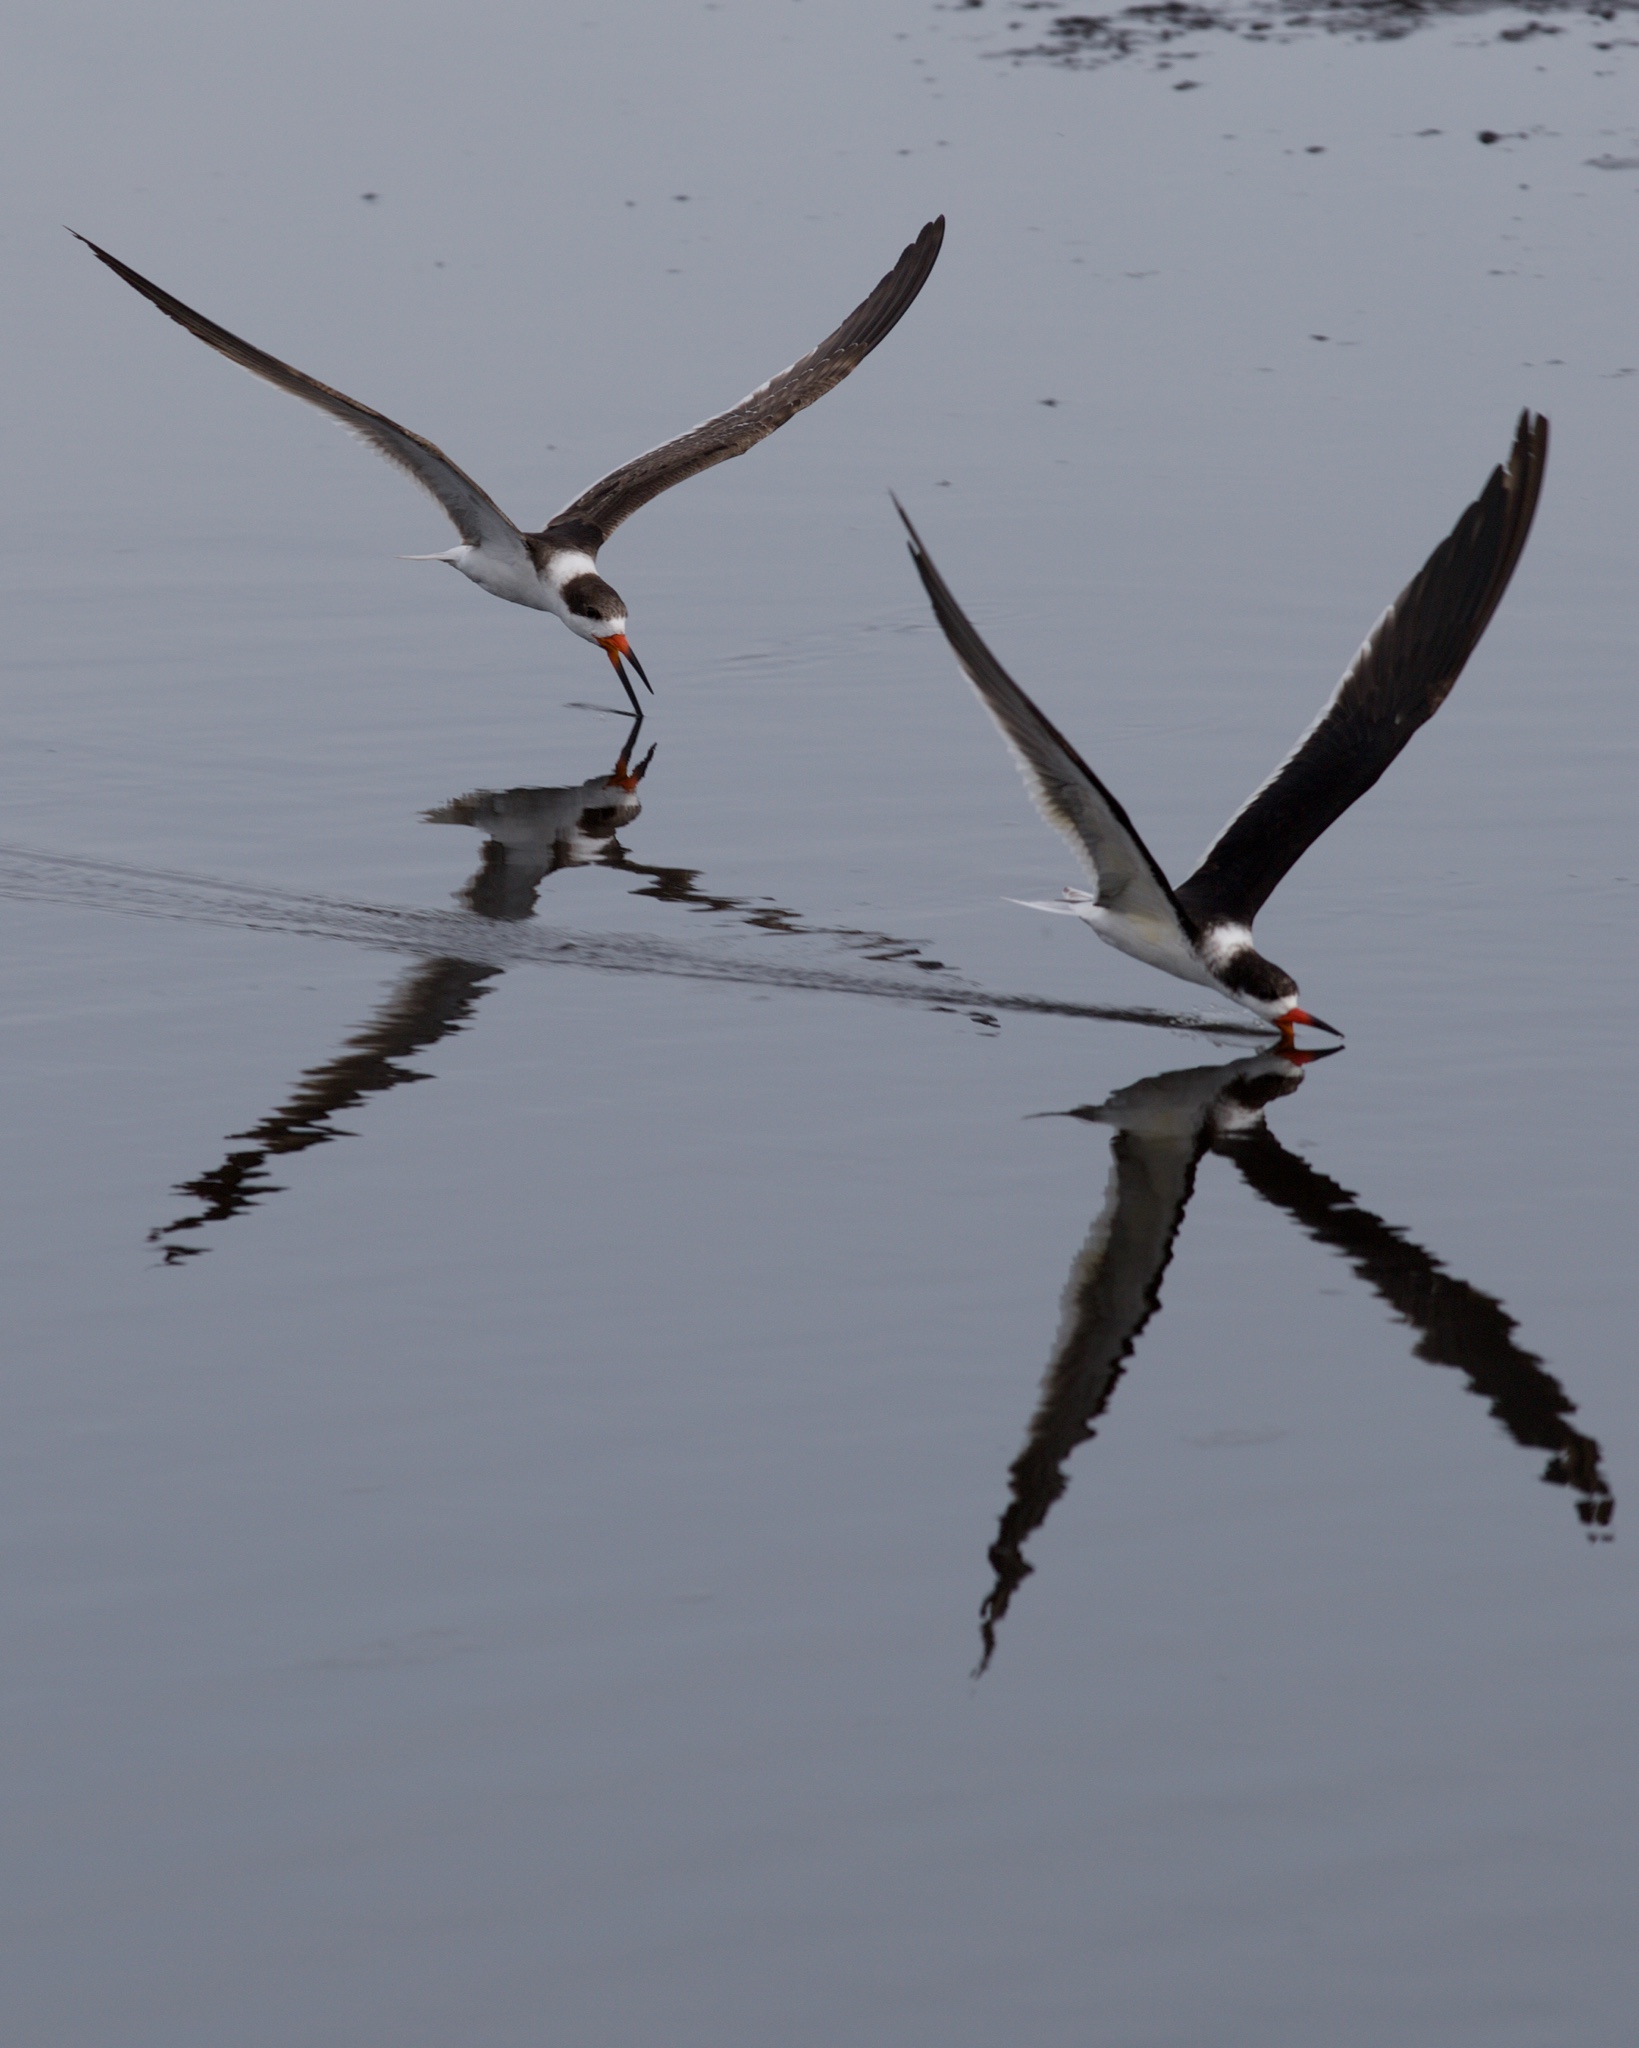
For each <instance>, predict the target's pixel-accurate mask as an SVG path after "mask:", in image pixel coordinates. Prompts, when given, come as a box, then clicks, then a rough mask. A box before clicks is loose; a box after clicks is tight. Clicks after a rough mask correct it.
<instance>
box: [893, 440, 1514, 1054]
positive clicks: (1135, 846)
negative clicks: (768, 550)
mask: <svg viewBox="0 0 1639 2048" xmlns="http://www.w3.org/2000/svg"><path fill="white" fill-rule="evenodd" d="M1547 460H1548V422H1547V421H1546V420H1545V419H1543V418H1541V417H1540V416H1536V417H1533V415H1532V414H1530V413H1529V412H1523V413H1521V414H1520V418H1519V426H1518V429H1517V430H1516V432H1515V435H1514V446H1513V451H1512V453H1511V454H1510V456H1509V458H1508V461H1507V463H1506V465H1503V466H1499V467H1498V468H1497V469H1495V470H1493V471H1492V473H1491V476H1490V479H1489V480H1488V482H1487V483H1486V486H1485V488H1484V490H1483V491H1481V493H1480V495H1479V496H1478V497H1477V498H1476V499H1475V500H1474V502H1473V504H1472V505H1470V506H1469V508H1468V510H1467V511H1466V512H1464V514H1463V516H1462V517H1461V518H1460V519H1459V520H1458V521H1457V524H1456V525H1455V526H1454V527H1453V528H1452V529H1451V532H1450V533H1449V534H1448V535H1447V536H1446V538H1445V539H1444V540H1443V541H1441V543H1440V545H1439V546H1438V547H1437V548H1436V549H1435V550H1434V552H1433V554H1432V555H1430V556H1429V558H1428V560H1427V561H1426V562H1425V563H1424V564H1423V566H1422V568H1421V569H1420V570H1419V571H1418V573H1417V575H1416V576H1414V577H1413V578H1412V580H1411V582H1410V583H1408V584H1407V585H1406V587H1405V589H1404V590H1402V591H1401V593H1400V595H1399V596H1398V597H1397V598H1396V599H1395V600H1394V602H1393V604H1391V605H1390V606H1389V608H1388V610H1387V611H1386V612H1384V614H1383V616H1382V617H1381V618H1380V619H1379V620H1378V622H1377V624H1376V625H1375V626H1374V627H1373V628H1372V630H1371V632H1370V634H1369V635H1368V636H1367V639H1366V644H1365V645H1364V646H1363V647H1362V648H1361V650H1360V652H1359V653H1358V654H1357V655H1356V656H1355V658H1354V660H1353V661H1352V662H1351V663H1350V664H1349V667H1348V668H1347V669H1346V670H1345V672H1344V675H1343V679H1342V681H1341V682H1340V683H1339V684H1338V686H1337V688H1336V689H1335V690H1334V691H1333V693H1332V696H1331V699H1330V701H1329V702H1328V704H1327V705H1326V707H1325V709H1324V710H1323V711H1322V712H1321V714H1320V716H1319V718H1317V719H1316V721H1315V723H1314V724H1313V725H1312V726H1310V728H1309V730H1308V731H1307V732H1306V733H1305V734H1304V735H1303V737H1302V739H1300V740H1299V741H1298V744H1297V746H1296V747H1295V748H1294V749H1293V751H1292V753H1291V754H1289V755H1288V756H1287V758H1286V760H1285V761H1284V762H1283V763H1282V765H1281V766H1280V767H1279V768H1277V769H1276V770H1275V772H1274V774H1273V775H1272V776H1270V778H1269V780H1268V781H1267V782H1265V783H1264V784H1263V786H1262V788H1261V789H1258V790H1256V791H1254V793H1253V794H1252V796H1251V797H1249V798H1248V800H1247V801H1246V803H1245V804H1244V805H1243V806H1242V807H1241V809H1240V810H1239V811H1237V812H1236V814H1235V816H1234V817H1233V818H1231V819H1230V821H1229V823H1228V824H1227V825H1226V826H1225V827H1224V829H1223V831H1222V833H1221V834H1220V835H1219V837H1218V840H1217V843H1216V844H1215V845H1214V846H1213V847H1212V848H1211V850H1210V851H1209V852H1208V854H1207V855H1206V858H1205V859H1204V860H1203V861H1202V862H1201V865H1200V866H1199V867H1198V868H1197V869H1196V870H1195V872H1194V874H1192V875H1191V876H1190V878H1189V879H1188V881H1186V882H1182V883H1180V884H1179V886H1178V887H1177V888H1176V889H1174V888H1173V887H1172V886H1171V885H1170V884H1169V883H1168V881H1167V878H1166V876H1165V875H1163V874H1162V872H1161V870H1160V868H1159V867H1158V866H1157V865H1156V862H1155V860H1154V859H1153V857H1152V856H1151V854H1150V851H1149V849H1148V848H1147V847H1146V846H1145V844H1144V842H1143V840H1142V839H1140V838H1139V836H1138V833H1137V831H1136V829H1135V828H1134V825H1133V822H1132V820H1131V819H1130V818H1129V817H1128V816H1127V813H1126V812H1125V811H1124V810H1123V809H1122V807H1121V805H1120V804H1119V803H1118V802H1117V801H1116V799H1115V798H1114V797H1113V796H1112V795H1111V794H1110V792H1109V791H1108V790H1107V789H1106V788H1105V787H1104V785H1103V783H1102V782H1100V781H1099V779H1098V777H1097V776H1096V775H1095V774H1094V773H1093V771H1092V770H1091V769H1090V768H1089V767H1088V766H1087V764H1086V762H1085V761H1083V760H1082V758H1081V756H1080V755H1079V754H1078V753H1077V752H1076V750H1075V749H1074V747H1072V746H1071V745H1070V743H1069V741H1068V740H1067V739H1065V738H1064V736H1063V735H1062V734H1061V733H1060V732H1059V731H1058V730H1057V728H1056V727H1055V726H1053V725H1052V724H1051V723H1050V722H1049V721H1048V720H1047V719H1046V718H1044V717H1043V716H1042V714H1041V712H1040V711H1038V710H1037V708H1036V706H1035V705H1034V704H1032V703H1031V701H1030V699H1029V698H1028V697H1027V696H1026V695H1025V694H1024V692H1023V690H1021V689H1020V688H1019V686H1018V684H1017V683H1015V682H1014V681H1013V679H1012V677H1011V676H1009V675H1008V674H1007V672H1006V670H1005V669H1003V667H1002V665H1001V663H1000V662H998V661H997V659H996V657H995V656H994V655H993V654H992V653H991V651H990V649H989V648H988V647H987V646H986V645H985V643H984V642H983V641H982V640H981V639H980V638H979V635H978V634H977V633H976V632H975V631H974V628H973V625H972V623H971V622H970V620H969V619H968V618H967V616H966V614H965V613H964V612H963V611H962V609H961V607H960V606H959V605H958V604H957V602H956V600H955V598H953V597H952V596H951V594H950V591H949V590H948V589H947V588H946V586H945V582H944V579H943V577H942V576H941V575H940V574H939V572H938V570H937V569H936V568H935V567H934V566H933V563H932V561H931V560H930V559H929V557H928V553H927V550H926V549H925V548H924V547H923V545H922V542H921V539H920V538H919V536H918V534H917V532H916V529H915V527H913V526H912V525H911V522H910V520H909V519H908V518H906V515H905V509H904V507H903V506H902V505H899V503H898V500H897V499H895V501H894V502H895V505H896V506H897V507H898V511H899V516H900V518H901V519H904V521H905V526H906V530H907V531H908V532H909V534H910V550H911V558H912V560H913V561H914V562H915V564H916V567H917V570H918V572H919V573H920V575H921V578H922V582H923V585H924V586H925V588H926V590H927V593H928V596H929V598H930V599H931V600H932V602H933V609H934V615H935V616H936V617H937V619H938V621H939V623H940V625H941V626H942V627H943V628H944V632H945V638H946V639H947V640H948V641H949V642H950V644H951V648H952V651H953V652H954V653H955V656H956V659H957V660H958V661H959V662H960V663H961V665H962V668H963V670H964V671H965V672H966V674H967V677H968V680H969V681H970V682H971V683H972V684H973V686H974V688H975V689H976V690H977V691H978V693H979V696H980V698H981V700H982V701H983V703H984V706H985V708H986V710H987V711H989V713H990V715H991V716H992V718H994V719H995V721H996V723H997V725H998V726H999V727H1000V728H1001V732H1002V737H1003V738H1004V739H1005V740H1006V741H1007V743H1008V745H1009V747H1010V748H1011V749H1012V750H1013V754H1014V756H1015V758H1016V759H1017V761H1018V764H1019V767H1020V770H1021V771H1022V773H1023V775H1024V779H1025V781H1026V783H1027V784H1028V786H1029V788H1030V790H1031V792H1032V794H1033V795H1034V797H1035V799H1036V802H1037V804H1038V806H1039V807H1040V809H1041V812H1042V815H1043V816H1044V817H1045V818H1046V819H1047V821H1048V823H1049V824H1052V825H1056V826H1057V827H1058V828H1059V830H1060V831H1061V832H1063V833H1065V834H1066V835H1067V837H1068V838H1070V839H1071V840H1072V841H1073V842H1074V844H1075V846H1076V847H1077V849H1078V850H1079V852H1080V853H1081V855H1082V857H1083V858H1084V859H1085V861H1086V863H1087V865H1088V867H1089V868H1090V869H1091V870H1092V873H1093V877H1094V881H1095V883H1096V888H1095V890H1094V892H1093V893H1092V894H1088V893H1087V892H1086V891H1085V890H1082V889H1066V890H1065V892H1064V898H1065V900H1064V901H1063V902H1062V903H1041V904H1031V905H1030V906H1029V908H1031V909H1036V910H1057V911H1063V912H1066V913H1067V914H1069V915H1071V916H1074V917H1079V918H1082V919H1083V920H1084V921H1085V922H1086V923H1088V924H1089V925H1091V926H1092V928H1093V930H1094V931H1095V932H1096V933H1097V934H1098V936H1099V937H1100V938H1101V939H1103V940H1104V941H1105V942H1106V943H1107V944H1108V945H1112V946H1116V947H1119V949H1120V950H1121V951H1122V952H1123V953H1130V954H1132V955H1133V957H1134V958H1135V959H1138V960H1145V961H1147V962H1148V963H1149V964H1150V965H1151V966H1152V967H1160V968H1162V969H1164V970H1165V971H1166V972H1167V973H1168V974H1176V975H1178V976H1179V977H1180V978H1181V979H1183V980H1184V981H1193V982H1199V983H1200V984H1201V985H1202V986H1204V987H1206V988H1212V989H1216V990H1217V991H1218V992H1219V994H1220V995H1225V996H1228V997H1229V998H1230V1000H1231V1001H1232V1002H1236V1003H1239V1004H1241V1006H1242V1007H1243V1008H1245V1009H1248V1010H1250V1011H1252V1013H1253V1015H1254V1016H1258V1017H1262V1018H1264V1019H1265V1020H1266V1021H1267V1022H1268V1023H1270V1024H1273V1025H1274V1026H1275V1027H1276V1029H1277V1030H1278V1031H1279V1032H1280V1034H1281V1037H1282V1039H1283V1040H1284V1041H1285V1042H1286V1043H1287V1044H1288V1045H1290V1044H1291V1043H1292V1039H1293V1034H1294V1032H1295V1029H1296V1027H1297V1026H1298V1025H1299V1024H1312V1025H1314V1026H1315V1027H1316V1028H1317V1029H1319V1030H1321V1031H1330V1032H1331V1033H1332V1034H1333V1036H1334V1037H1339V1038H1340V1037H1342V1035H1343V1034H1342V1033H1341V1032H1340V1031H1338V1030H1337V1028H1336V1026H1335V1025H1331V1024H1325V1023H1322V1022H1321V1020H1320V1018H1318V1017H1314V1016H1311V1015H1310V1014H1309V1012H1308V1011H1307V1010H1305V1009H1303V1008H1301V1007H1300V1005H1299V1002H1298V985H1297V983H1296V982H1295V981H1294V980H1293V979H1292V977H1291V975H1289V974H1288V973H1286V972H1285V970H1284V969H1282V968H1279V967H1277V966H1276V965H1275V964H1274V962H1273V961H1271V960H1266V959H1264V957H1263V955H1262V954H1261V953H1259V952H1258V951H1256V949H1255V948H1254V946H1253V944H1252V921H1253V919H1254V918H1255V917H1256V915H1257V913H1258V911H1259V909H1260V908H1261V907H1262V905H1263V903H1264V901H1265V900H1266V898H1267V897H1268V896H1269V895H1270V894H1271V893H1272V892H1273V890H1274V888H1275V886H1276V884H1277V883H1278V882H1279V881H1280V879H1281V877H1282V876H1283V875H1284V874H1285V873H1286V871H1287V869H1288V868H1290V867H1291V866H1292V865H1293V863H1294V862H1295V861H1296V860H1297V859H1298V858H1299V856H1300V855H1301V854H1303V853H1304V852H1305V851H1306V850H1307V849H1308V848H1309V847H1310V846H1312V845H1313V844H1314V842H1315V840H1317V839H1318V838H1319V837H1320V835H1321V833H1322V832H1324V831H1325V830H1326V828H1327V826H1328V825H1331V824H1333V823H1334V822H1335V821H1336V820H1337V819H1338V818H1340V817H1341V816H1342V815H1343V813H1344V812H1345V811H1346V810H1347V809H1348V808H1349V806H1350V804H1352V803H1353V802H1354V801H1355V799H1356V798H1357V797H1361V796H1364V795H1365V793H1366V791H1367V790H1368V789H1370V788H1371V786H1372V784H1373V783H1374V782H1375V781H1376V780H1377V778H1378V777H1379V776H1380V775H1381V774H1382V773H1383V771H1384V769H1385V768H1387V767H1388V765H1389V763H1390V762H1391V761H1392V760H1393V759H1394V757H1395V755H1396V754H1398V753H1399V752H1400V749H1401V748H1402V747H1403V746H1404V745H1405V744H1406V742H1407V740H1409V739H1410V738H1411V736H1412V734H1413V733H1414V732H1415V731H1416V730H1417V728H1418V727H1419V726H1420V725H1422V724H1424V723H1426V721H1427V720H1429V719H1430V718H1432V717H1433V716H1434V714H1435V712H1436V711H1438V710H1439V708H1440V706H1441V705H1442V704H1443V703H1444V702H1445V700H1446V697H1447V696H1448V694H1449V693H1450V690H1451V686H1452V684H1453V683H1455V682H1456V680H1457V678H1458V676H1459V675H1460V674H1461V673H1462V669H1463V664H1464V663H1465V662H1466V661H1467V660H1468V657H1469V656H1470V655H1471V654H1472V653H1473V651H1474V649H1475V647H1476V645H1477V644H1478V642H1479V638H1480V635H1481V634H1482V633H1483V632H1484V631H1485V628H1486V625H1487V623H1488V621H1489V620H1490V617H1491V614H1492V613H1493V612H1494V611H1495V610H1496V608H1497V604H1498V601H1499V600H1500V599H1501V597H1502V594H1503V592H1504V591H1505V590H1506V589H1507V588H1508V579H1509V578H1510V577H1511V576H1512V575H1513V573H1514V566H1515V564H1516V563H1517V562H1518V560H1519V558H1520V550H1521V549H1522V548H1523V547H1524V546H1525V537H1526V535H1527V534H1528V533H1529V532H1530V530H1531V518H1532V514H1533V513H1534V512H1535V511H1536V505H1537V497H1538V494H1539V493H1540V491H1541V489H1542V476H1543V470H1544V468H1545V466H1546V464H1547Z"/></svg>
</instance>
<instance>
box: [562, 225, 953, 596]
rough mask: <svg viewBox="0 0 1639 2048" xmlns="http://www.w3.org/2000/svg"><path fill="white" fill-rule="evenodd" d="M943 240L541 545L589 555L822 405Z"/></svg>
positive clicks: (623, 473)
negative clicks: (646, 509) (687, 485)
mask: <svg viewBox="0 0 1639 2048" xmlns="http://www.w3.org/2000/svg"><path fill="white" fill-rule="evenodd" d="M944 238H945V217H944V215H943V214H941V215H940V216H939V218H938V219H937V220H930V221H929V222H928V224H927V226H926V227H925V228H924V229H923V230H922V232H921V233H920V234H919V235H918V236H917V238H916V240H915V241H914V242H912V243H911V245H910V246H909V248H907V249H906V250H905V252H904V254H903V255H902V256H901V257H900V259H899V261H898V262H897V263H896V264H895V265H894V267H893V269H892V270H890V271H889V272H888V274H887V276H886V277H885V278H883V280H882V282H881V283H880V284H879V285H878V286H877V288H876V290H875V291H874V292H872V293H871V295H870V297H869V298H868V299H866V300H865V301H864V303H863V304H862V305H859V306H856V307H855V308H854V310H853V312H851V313H850V314H849V315H848V317H847V319H846V320H844V321H843V323H842V325H841V326H840V327H839V328H838V329H837V330H836V332H835V333H834V334H830V335H827V336H826V338H825V340H824V341H822V342H821V343H820V344H819V346H818V347H817V348H813V349H810V350H809V352H808V353H807V355H805V356H803V357H801V358H800V359H799V360H798V361H797V362H794V363H793V364H792V365H791V367H790V368H789V369H788V370H781V371H780V373H779V375H778V376H776V377H770V378H769V380H768V382H767V383H766V384H759V385H758V386H757V389H756V390H755V391H753V392H750V393H749V394H748V395H747V396H746V397H744V398H742V399H741V400H740V402H739V404H738V405H733V406H730V407H729V409H728V411H727V412H720V413H718V414H716V415H715V417H714V418H712V419H709V420H704V421H702V422H701V424H700V425H699V426H697V427H691V428H690V429H689V431H688V432H687V433H686V434H680V435H679V436H678V437H677V439H676V440H674V441H667V442H664V443H663V444H662V445H661V446H660V447H658V448H651V449H649V450H648V451H647V453H645V454H643V455H638V456H634V457H633V458H632V460H631V461H630V462H623V463H622V464H621V466H620V467H619V469H612V470H610V472H609V474H608V475H607V476H605V477H600V478H599V479H598V481H597V482H596V483H595V484H593V485H592V487H591V489H590V490H586V491H583V492H582V493H581V495H580V496H579V497H578V498H577V499H576V500H575V502H574V503H573V504H572V505H566V506H565V507H564V508H563V510H562V511H561V512H560V513H559V514H558V515H557V517H556V518H555V519H553V520H551V521H550V522H549V524H548V525H547V526H546V528H545V529H544V531H543V533H542V535H541V538H542V539H548V540H556V541H559V542H560V543H561V544H562V545H565V546H574V547H578V548H581V549H584V550H585V551H586V552H587V553H588V554H591V555H594V556H595V555H596V553H597V551H598V549H599V548H600V547H601V546H602V545H603V543H604V542H605V541H606V540H607V539H608V538H609V536H610V534H612V533H613V532H614V530H615V528H616V527H617V526H619V525H620V524H621V522H622V521H623V520H626V519H630V518H631V516H632V514H633V513H634V512H636V511H637V510H639V508H640V507H642V506H644V505H646V504H648V502H649V500H650V499H651V498H657V497H658V496H659V495H660V493H661V492H662V491H668V490H670V489H671V487H672V485H673V484H679V483H681V482H682V481H683V479H684V478H685V477H690V476H695V475H697V474H698V473H699V471H701V470H702V469H710V468H711V467H712V465H713V464H714V463H718V462H727V461H728V459H729V458H730V457H731V456H734V455H743V454H744V453H745V452H746V450H747V449H748V448H754V447H755V446H756V445H757V443H758V442H759V441H761V440H763V439H764V438H765V437H766V436H768V435H769V434H772V433H773V431H774V430H775V428H776V427H783V426H784V425H785V423H786V421H787V420H788V419H790V418H791V416H792V414H793V413H798V412H801V411H802V409H803V407H804V406H807V405H812V404H813V403H814V401H815V399H817V398H823V397H824V396H825V394H826V392H827V391H830V390H831V389H832V388H833V387H834V386H835V385H838V384H840V383H841V382H842V380H843V378H844V377H846V376H847V375H848V373H849V372H850V371H851V370H855V369H857V368H858V367H859V365H860V364H861V363H862V362H864V360H865V358H866V357H867V356H868V355H869V354H870V353H871V350H872V349H874V348H875V347H876V345H877V343H878V342H880V341H884V340H886V338H887V337H888V335H889V334H891V333H892V331H893V329H894V328H895V327H896V326H897V325H898V324H899V321H900V320H901V319H902V318H903V317H904V315H905V313H906V312H908V311H909V309H910V305H911V302H912V300H914V299H915V297H916V295H917V293H918V292H919V291H920V290H921V289H922V287H923V285H925V284H926V283H927V281H928V275H929V273H930V272H931V271H932V269H933V266H934V262H935V260H936V258H937V257H938V254H939V247H940V244H941V243H942V242H943V241H944Z"/></svg>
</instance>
